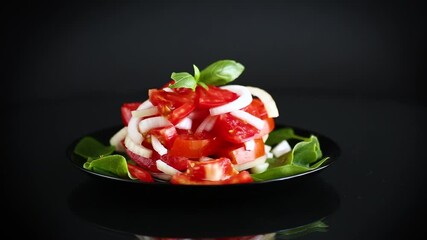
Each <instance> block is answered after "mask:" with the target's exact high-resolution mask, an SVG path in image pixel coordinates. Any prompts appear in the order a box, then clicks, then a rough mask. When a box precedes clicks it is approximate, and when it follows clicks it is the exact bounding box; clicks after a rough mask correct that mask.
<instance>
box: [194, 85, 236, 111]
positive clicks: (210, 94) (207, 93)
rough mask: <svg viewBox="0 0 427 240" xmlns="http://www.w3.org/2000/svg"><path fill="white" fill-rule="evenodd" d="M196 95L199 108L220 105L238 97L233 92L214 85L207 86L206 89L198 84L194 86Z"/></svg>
mask: <svg viewBox="0 0 427 240" xmlns="http://www.w3.org/2000/svg"><path fill="white" fill-rule="evenodd" d="M196 95H197V104H198V105H197V106H198V107H199V108H211V107H216V106H220V105H223V104H226V103H228V102H231V101H233V100H235V99H237V98H238V97H239V96H238V95H237V94H236V93H234V92H231V91H228V90H226V89H222V88H219V87H216V86H208V89H205V88H203V87H201V86H199V87H197V88H196Z"/></svg>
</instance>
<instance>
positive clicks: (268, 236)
mask: <svg viewBox="0 0 427 240" xmlns="http://www.w3.org/2000/svg"><path fill="white" fill-rule="evenodd" d="M327 228H328V225H327V224H325V223H324V221H323V220H318V221H316V222H313V223H309V224H306V225H303V226H299V227H295V228H291V229H286V230H282V231H278V232H274V233H265V234H257V235H249V236H233V237H219V238H170V237H169V238H167V240H273V239H275V240H286V239H296V238H299V237H302V236H305V235H308V234H310V233H312V232H326V231H327ZM135 237H136V238H137V239H138V240H165V238H162V237H150V236H143V235H135Z"/></svg>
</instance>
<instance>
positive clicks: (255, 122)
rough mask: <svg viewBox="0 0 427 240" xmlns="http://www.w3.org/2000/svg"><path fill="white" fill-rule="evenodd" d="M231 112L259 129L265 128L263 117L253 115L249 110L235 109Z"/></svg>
mask: <svg viewBox="0 0 427 240" xmlns="http://www.w3.org/2000/svg"><path fill="white" fill-rule="evenodd" d="M230 114H231V115H233V116H234V117H236V118H239V119H241V120H243V121H245V122H247V123H249V124H250V125H252V126H254V127H255V128H257V129H258V130H261V129H263V128H264V124H265V122H264V121H263V120H262V119H260V118H258V117H255V116H254V115H252V114H250V113H248V112H245V111H243V110H235V111H232V112H231V113H230Z"/></svg>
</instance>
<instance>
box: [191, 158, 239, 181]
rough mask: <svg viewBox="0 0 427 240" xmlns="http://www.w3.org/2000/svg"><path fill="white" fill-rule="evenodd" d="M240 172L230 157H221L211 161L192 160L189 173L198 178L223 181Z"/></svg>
mask: <svg viewBox="0 0 427 240" xmlns="http://www.w3.org/2000/svg"><path fill="white" fill-rule="evenodd" d="M237 173H239V172H238V171H237V170H235V169H234V168H233V165H232V164H231V162H230V159H228V158H225V157H221V158H217V159H214V160H209V161H203V162H199V161H190V162H189V167H188V170H187V172H186V174H187V175H189V176H191V177H192V178H194V179H198V180H209V181H222V180H225V179H228V178H229V177H231V176H233V175H236V174H237Z"/></svg>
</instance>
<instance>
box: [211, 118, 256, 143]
mask: <svg viewBox="0 0 427 240" xmlns="http://www.w3.org/2000/svg"><path fill="white" fill-rule="evenodd" d="M214 131H215V132H216V133H217V134H218V136H219V137H220V138H222V139H223V140H226V141H229V142H232V143H243V142H246V141H249V140H251V139H253V138H254V137H255V135H256V134H258V133H259V130H258V129H257V128H255V127H254V126H252V125H250V124H249V123H245V122H244V121H242V120H240V119H238V118H235V117H233V116H232V115H231V114H229V113H225V114H221V115H219V116H218V118H217V120H216V122H215V126H214Z"/></svg>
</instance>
